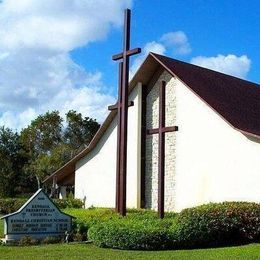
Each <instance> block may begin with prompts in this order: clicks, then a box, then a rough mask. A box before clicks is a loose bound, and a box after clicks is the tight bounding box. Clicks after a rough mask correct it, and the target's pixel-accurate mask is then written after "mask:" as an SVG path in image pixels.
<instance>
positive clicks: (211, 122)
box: [175, 81, 260, 211]
mask: <svg viewBox="0 0 260 260" xmlns="http://www.w3.org/2000/svg"><path fill="white" fill-rule="evenodd" d="M176 97H177V105H176V107H177V109H176V113H177V117H176V124H177V125H178V126H179V131H178V133H177V135H176V185H175V187H176V198H175V199H176V201H175V210H176V211H180V210H181V209H183V208H187V207H191V206H195V205H199V204H203V203H208V202H221V201H255V202H260V140H259V141H252V140H250V139H248V138H247V137H246V136H245V135H243V134H242V133H240V132H238V131H237V130H235V129H234V128H232V127H231V126H230V125H229V124H228V123H226V122H225V121H224V120H223V119H222V118H221V117H220V116H219V115H218V114H217V113H215V112H214V111H213V110H212V109H211V108H210V107H208V106H207V105H206V104H205V103H204V102H203V101H202V100H201V99H200V98H198V97H197V96H196V95H195V94H194V93H193V92H191V91H190V90H189V89H188V88H187V87H186V86H184V85H183V84H182V83H181V82H180V81H178V85H177V87H176Z"/></svg>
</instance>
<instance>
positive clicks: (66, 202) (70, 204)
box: [53, 198, 83, 209]
mask: <svg viewBox="0 0 260 260" xmlns="http://www.w3.org/2000/svg"><path fill="white" fill-rule="evenodd" d="M53 202H54V203H55V204H56V206H57V207H58V208H60V209H65V208H75V209H80V208H82V207H83V201H82V200H80V199H74V198H67V199H54V200H53Z"/></svg>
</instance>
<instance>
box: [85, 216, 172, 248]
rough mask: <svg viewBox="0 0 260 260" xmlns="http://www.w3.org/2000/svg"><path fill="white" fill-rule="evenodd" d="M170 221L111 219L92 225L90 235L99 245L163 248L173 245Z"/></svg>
mask: <svg viewBox="0 0 260 260" xmlns="http://www.w3.org/2000/svg"><path fill="white" fill-rule="evenodd" d="M170 226H171V223H170V222H169V221H165V220H164V221H162V220H157V221H152V220H146V221H145V220H137V221H136V220H129V219H119V220H110V221H108V222H104V223H100V224H97V225H94V226H93V227H91V228H90V229H89V231H88V237H89V239H90V240H92V241H93V243H94V244H95V245H97V246H99V247H108V248H118V249H131V250H162V249H169V248H171V247H172V246H173V241H174V239H173V232H171V229H170Z"/></svg>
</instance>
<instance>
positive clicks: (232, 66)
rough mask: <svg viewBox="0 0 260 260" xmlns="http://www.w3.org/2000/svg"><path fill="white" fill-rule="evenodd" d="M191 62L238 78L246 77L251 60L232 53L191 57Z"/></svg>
mask: <svg viewBox="0 0 260 260" xmlns="http://www.w3.org/2000/svg"><path fill="white" fill-rule="evenodd" d="M191 63H193V64H195V65H198V66H201V67H205V68H208V69H212V70H216V71H219V72H223V73H226V74H229V75H233V76H235V77H239V78H246V76H247V73H248V72H249V70H250V65H251V60H250V59H249V58H248V57H247V56H246V55H242V56H240V57H239V56H236V55H233V54H228V55H226V56H224V55H221V54H219V55H217V56H216V57H204V56H198V57H195V58H192V59H191Z"/></svg>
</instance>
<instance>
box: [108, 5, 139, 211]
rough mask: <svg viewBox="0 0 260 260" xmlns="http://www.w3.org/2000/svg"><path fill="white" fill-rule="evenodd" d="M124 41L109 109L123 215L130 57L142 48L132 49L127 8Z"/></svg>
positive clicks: (117, 187) (118, 197)
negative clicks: (115, 116) (115, 96)
mask: <svg viewBox="0 0 260 260" xmlns="http://www.w3.org/2000/svg"><path fill="white" fill-rule="evenodd" d="M124 20H125V21H124V43H123V52H122V53H119V54H116V55H114V56H113V57H112V59H113V60H114V61H116V60H123V62H120V63H119V82H118V85H119V86H118V101H117V103H116V104H115V105H112V106H109V107H108V109H109V110H115V109H116V110H117V114H118V128H117V129H118V131H117V170H116V210H117V212H119V213H120V214H121V215H122V216H125V215H126V167H127V115H128V106H132V105H133V102H128V81H129V57H130V56H132V55H134V54H138V53H140V52H141V49H140V48H135V49H132V50H130V23H131V21H130V20H131V11H130V10H129V9H126V10H125V17H124Z"/></svg>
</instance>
